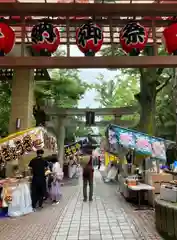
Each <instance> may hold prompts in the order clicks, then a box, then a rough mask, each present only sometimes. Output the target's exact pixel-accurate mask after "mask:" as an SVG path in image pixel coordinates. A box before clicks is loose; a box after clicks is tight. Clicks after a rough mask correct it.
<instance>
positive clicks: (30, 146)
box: [0, 127, 57, 161]
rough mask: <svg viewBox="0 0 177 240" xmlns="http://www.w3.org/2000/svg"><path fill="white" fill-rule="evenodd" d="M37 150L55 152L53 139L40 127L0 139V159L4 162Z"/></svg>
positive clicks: (54, 140)
mask: <svg viewBox="0 0 177 240" xmlns="http://www.w3.org/2000/svg"><path fill="white" fill-rule="evenodd" d="M38 149H47V150H50V151H51V152H56V151H57V141H56V139H55V137H53V136H52V135H50V134H49V133H48V132H47V131H46V130H45V129H44V128H42V127H37V128H32V129H28V130H26V131H23V132H19V133H17V134H13V135H10V136H9V137H7V138H4V139H1V141H0V158H1V159H2V160H4V161H10V160H16V159H18V158H19V157H20V156H23V155H27V154H29V153H31V152H35V151H37V150H38Z"/></svg>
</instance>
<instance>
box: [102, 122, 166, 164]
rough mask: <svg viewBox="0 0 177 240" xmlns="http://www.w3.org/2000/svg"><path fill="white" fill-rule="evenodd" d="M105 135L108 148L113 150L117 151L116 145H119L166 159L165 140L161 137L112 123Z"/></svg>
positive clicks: (146, 154)
mask: <svg viewBox="0 0 177 240" xmlns="http://www.w3.org/2000/svg"><path fill="white" fill-rule="evenodd" d="M106 135H107V138H108V142H109V145H110V149H113V150H114V151H115V150H117V151H118V147H117V146H118V145H119V146H121V147H123V148H125V149H133V150H135V152H136V153H138V154H140V155H145V156H151V157H152V158H154V159H159V160H166V149H165V140H164V139H162V138H156V137H153V136H149V135H147V134H145V133H141V132H137V131H135V130H131V129H126V128H122V127H119V126H117V125H112V124H111V125H109V126H108V128H107V131H106Z"/></svg>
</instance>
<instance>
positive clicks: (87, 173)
mask: <svg viewBox="0 0 177 240" xmlns="http://www.w3.org/2000/svg"><path fill="white" fill-rule="evenodd" d="M93 173H94V169H93V165H92V156H90V160H89V162H88V163H87V165H86V166H85V167H84V169H83V196H84V202H86V201H87V185H88V184H89V201H90V202H91V201H92V200H93Z"/></svg>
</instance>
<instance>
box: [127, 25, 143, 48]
mask: <svg viewBox="0 0 177 240" xmlns="http://www.w3.org/2000/svg"><path fill="white" fill-rule="evenodd" d="M122 32H123V34H122V39H125V43H126V44H127V45H129V44H132V43H133V44H138V43H144V40H145V29H144V27H143V26H141V25H139V24H137V23H128V24H127V25H126V26H125V27H124V28H123V30H122Z"/></svg>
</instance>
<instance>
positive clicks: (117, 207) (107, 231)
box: [0, 171, 162, 240]
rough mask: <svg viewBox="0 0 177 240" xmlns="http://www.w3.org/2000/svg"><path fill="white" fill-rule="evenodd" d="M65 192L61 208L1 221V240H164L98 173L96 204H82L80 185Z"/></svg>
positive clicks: (96, 175) (114, 187)
mask: <svg viewBox="0 0 177 240" xmlns="http://www.w3.org/2000/svg"><path fill="white" fill-rule="evenodd" d="M62 190H63V195H64V197H63V200H62V201H61V202H60V203H59V204H58V205H54V206H48V207H46V208H45V209H43V210H42V211H40V212H36V213H33V214H30V215H28V216H24V217H20V218H16V219H3V220H0V239H1V238H2V239H3V240H12V239H13V240H17V239H18V240H42V239H43V240H109V239H112V240H116V239H117V240H161V239H162V238H161V237H160V236H159V235H158V234H157V233H156V231H155V229H154V225H153V224H151V223H148V224H149V225H148V224H147V226H144V224H146V221H148V220H147V219H148V218H144V217H141V214H140V212H136V213H135V212H134V211H133V208H132V207H131V205H129V204H128V203H127V202H125V200H124V199H123V198H122V197H121V195H120V194H118V193H116V186H115V185H107V184H104V183H103V181H102V178H101V176H100V173H99V172H98V171H96V172H95V185H94V200H93V202H91V203H89V202H83V201H82V187H81V182H80V183H79V184H78V186H65V187H63V188H62ZM143 214H145V213H143ZM143 216H144V215H143ZM151 216H152V215H151ZM150 220H153V219H151V218H150ZM149 226H150V227H149Z"/></svg>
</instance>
